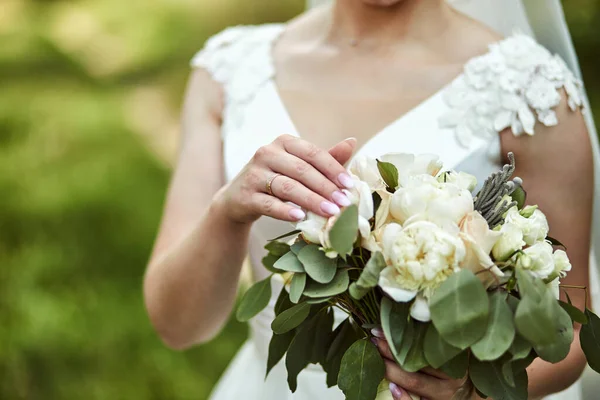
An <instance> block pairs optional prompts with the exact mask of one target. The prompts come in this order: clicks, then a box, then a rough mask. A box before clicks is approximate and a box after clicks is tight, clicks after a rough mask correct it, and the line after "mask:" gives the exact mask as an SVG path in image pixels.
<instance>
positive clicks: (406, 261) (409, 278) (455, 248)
mask: <svg viewBox="0 0 600 400" xmlns="http://www.w3.org/2000/svg"><path fill="white" fill-rule="evenodd" d="M381 247H382V250H383V255H384V257H385V259H386V262H387V264H388V266H387V267H386V268H385V269H384V270H383V271H382V273H381V276H380V278H379V286H380V287H381V289H382V290H383V291H384V292H385V293H387V294H388V295H389V296H390V297H391V298H392V299H394V300H395V301H397V302H407V301H411V300H412V299H414V298H415V297H416V296H417V294H419V293H420V294H421V295H422V296H423V297H424V298H425V299H429V298H430V296H431V295H432V294H433V291H434V290H435V289H436V288H437V287H438V286H439V285H440V284H441V283H442V282H444V281H445V280H446V279H447V278H448V276H450V275H451V274H453V273H455V272H456V271H458V269H459V266H460V263H461V262H462V261H463V260H464V259H465V255H466V249H465V245H464V244H463V242H462V241H461V240H460V239H459V238H458V237H457V236H455V235H452V234H450V233H448V232H446V231H444V230H442V229H441V228H440V227H438V226H437V225H435V224H433V223H431V222H428V221H417V222H414V223H412V224H410V225H408V226H406V227H404V228H402V227H401V226H400V225H398V224H396V223H391V224H389V225H387V226H386V228H385V230H384V232H383V238H382V243H381ZM425 307H426V304H424V302H422V301H421V300H419V304H418V305H416V306H414V307H413V308H411V315H412V313H414V314H415V315H413V317H414V318H416V319H419V318H420V319H424V318H425V316H426V312H425V311H424V308H425ZM427 310H428V307H427ZM427 312H428V311H427Z"/></svg>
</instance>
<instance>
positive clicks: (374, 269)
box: [350, 252, 386, 300]
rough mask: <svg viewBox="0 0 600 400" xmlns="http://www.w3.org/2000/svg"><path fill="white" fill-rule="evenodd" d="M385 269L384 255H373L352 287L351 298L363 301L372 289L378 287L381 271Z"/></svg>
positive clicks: (376, 253)
mask: <svg viewBox="0 0 600 400" xmlns="http://www.w3.org/2000/svg"><path fill="white" fill-rule="evenodd" d="M385 267H386V263H385V259H384V258H383V254H381V253H380V252H375V253H372V254H371V258H369V261H367V264H366V265H365V268H364V269H363V270H362V272H361V273H360V276H359V277H358V280H357V281H356V282H353V283H352V284H351V285H350V296H352V297H353V298H355V299H356V300H360V299H362V298H363V297H364V296H365V295H366V294H367V293H369V291H370V290H371V289H372V288H374V287H375V286H377V283H378V282H379V274H381V271H383V269H384V268H385Z"/></svg>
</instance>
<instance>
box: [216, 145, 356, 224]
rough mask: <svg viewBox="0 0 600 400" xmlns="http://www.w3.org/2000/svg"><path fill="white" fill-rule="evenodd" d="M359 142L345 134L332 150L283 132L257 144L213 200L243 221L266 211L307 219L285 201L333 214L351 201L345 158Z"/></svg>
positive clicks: (285, 217)
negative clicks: (346, 192) (250, 158)
mask: <svg viewBox="0 0 600 400" xmlns="http://www.w3.org/2000/svg"><path fill="white" fill-rule="evenodd" d="M355 146H356V140H355V139H346V140H344V141H342V142H340V143H338V144H337V145H336V146H334V147H333V148H332V149H331V150H329V152H328V151H325V150H322V149H320V148H319V147H317V146H315V145H314V144H312V143H309V142H307V141H305V140H302V139H299V138H297V137H294V136H291V135H283V136H279V137H278V138H277V139H276V140H275V141H273V142H272V143H270V144H268V145H266V146H263V147H261V148H260V149H258V151H257V152H256V153H255V154H254V157H252V160H250V162H249V163H248V164H246V166H245V167H244V168H243V169H242V171H241V172H240V173H239V174H238V176H237V177H236V178H235V179H233V180H232V181H231V182H230V183H229V184H228V185H226V186H225V187H223V189H222V190H221V191H219V193H218V194H217V196H216V197H215V201H217V202H218V203H219V205H220V206H221V207H220V209H221V210H223V212H224V213H225V215H226V216H227V217H228V218H229V219H230V220H232V221H234V222H241V223H248V222H253V221H255V220H256V219H258V218H259V217H260V216H262V215H266V216H270V217H273V218H276V219H279V220H284V221H299V220H302V219H304V217H305V214H304V212H303V211H302V210H301V209H299V208H298V207H295V206H294V205H292V204H288V203H287V202H291V203H294V204H296V205H298V206H300V207H301V208H302V209H304V210H308V211H311V212H313V213H316V214H318V215H321V216H323V217H330V216H332V215H335V214H337V213H339V212H340V207H343V206H348V205H350V200H349V199H348V198H347V197H346V195H345V194H344V193H342V191H341V189H343V188H350V187H352V186H353V181H352V179H351V177H350V176H349V175H348V173H347V172H346V169H345V168H344V166H343V164H345V163H346V162H347V161H348V160H349V159H350V157H351V156H352V153H353V151H354V148H355ZM269 189H270V193H269Z"/></svg>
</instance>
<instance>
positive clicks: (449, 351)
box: [423, 324, 461, 368]
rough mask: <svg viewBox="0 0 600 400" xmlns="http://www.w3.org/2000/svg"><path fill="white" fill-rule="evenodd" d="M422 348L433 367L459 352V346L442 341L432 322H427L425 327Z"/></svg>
mask: <svg viewBox="0 0 600 400" xmlns="http://www.w3.org/2000/svg"><path fill="white" fill-rule="evenodd" d="M423 350H424V352H425V358H426V359H427V362H428V363H429V365H431V366H432V367H433V368H440V367H441V366H442V365H444V364H446V363H447V362H448V361H450V360H452V359H453V358H454V357H456V356H457V355H458V354H459V353H460V352H461V350H460V349H459V348H457V347H454V346H452V345H450V344H448V343H447V342H446V341H444V339H442V338H441V336H440V334H439V333H438V331H437V329H435V326H434V325H433V324H429V328H427V333H426V334H425V341H424V342H423Z"/></svg>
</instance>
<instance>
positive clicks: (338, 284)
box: [304, 269, 350, 298]
mask: <svg viewBox="0 0 600 400" xmlns="http://www.w3.org/2000/svg"><path fill="white" fill-rule="evenodd" d="M349 284H350V276H349V275H348V271H347V270H345V269H340V270H338V271H337V273H336V274H335V276H334V277H333V279H332V280H331V282H329V283H326V284H321V283H318V282H314V281H309V282H308V283H307V285H306V288H305V289H304V295H305V296H307V297H313V298H319V297H331V296H335V295H337V294H340V293H343V292H345V291H346V290H347V289H348V285H349Z"/></svg>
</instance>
